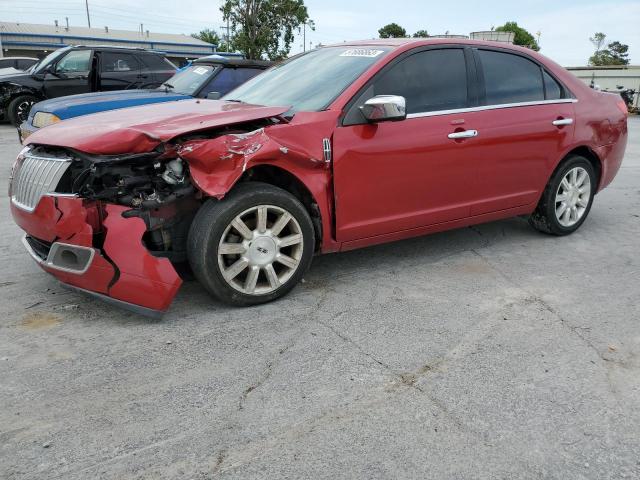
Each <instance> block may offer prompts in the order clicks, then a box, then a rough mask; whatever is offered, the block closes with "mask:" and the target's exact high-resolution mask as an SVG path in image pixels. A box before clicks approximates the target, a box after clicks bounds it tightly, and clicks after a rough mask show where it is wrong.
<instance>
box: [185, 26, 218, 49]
mask: <svg viewBox="0 0 640 480" xmlns="http://www.w3.org/2000/svg"><path fill="white" fill-rule="evenodd" d="M191 36H192V37H193V38H198V39H200V40H202V41H203V42H207V43H211V44H213V45H218V46H219V45H220V36H219V35H218V34H217V33H216V31H215V30H213V29H211V28H205V29H204V30H200V33H192V34H191Z"/></svg>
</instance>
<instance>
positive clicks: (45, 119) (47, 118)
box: [33, 112, 60, 128]
mask: <svg viewBox="0 0 640 480" xmlns="http://www.w3.org/2000/svg"><path fill="white" fill-rule="evenodd" d="M59 121H60V119H59V118H58V117H56V116H55V115H54V114H53V113H47V112H37V113H36V114H35V115H34V117H33V126H34V127H36V128H42V127H46V126H48V125H53V124H54V123H58V122H59Z"/></svg>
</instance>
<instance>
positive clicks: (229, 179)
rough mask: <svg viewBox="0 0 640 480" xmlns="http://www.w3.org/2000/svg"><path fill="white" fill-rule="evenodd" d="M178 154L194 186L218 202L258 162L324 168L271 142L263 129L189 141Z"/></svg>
mask: <svg viewBox="0 0 640 480" xmlns="http://www.w3.org/2000/svg"><path fill="white" fill-rule="evenodd" d="M178 155H179V156H180V157H181V158H182V159H184V160H186V161H187V162H188V163H189V167H190V172H191V179H192V180H193V182H194V183H195V185H196V186H197V187H198V188H199V189H200V190H202V191H203V192H204V193H206V194H207V195H210V196H212V197H216V198H218V199H221V198H222V197H224V195H225V194H226V193H227V192H228V191H229V190H230V189H231V187H232V186H233V185H234V184H235V183H236V182H237V181H238V180H239V179H240V177H241V176H242V175H243V173H244V172H246V171H247V169H249V168H251V167H253V166H255V165H259V164H261V163H273V162H278V163H284V164H285V165H286V164H288V163H291V162H293V163H295V164H298V165H299V166H302V167H304V168H324V167H325V165H324V163H325V162H324V161H323V160H322V159H317V158H314V157H313V156H310V155H309V154H308V153H307V152H301V151H296V150H292V149H291V148H289V147H287V146H285V145H283V144H282V143H280V142H278V141H276V140H274V139H273V138H272V137H271V136H270V135H269V134H268V133H267V132H266V131H265V129H264V128H259V129H257V130H254V131H251V132H248V133H231V134H227V135H224V136H221V137H217V138H214V139H198V140H191V141H188V142H185V143H184V144H182V145H181V146H180V147H179V148H178ZM283 157H286V159H285V158H283ZM285 165H282V166H283V167H284V166H285Z"/></svg>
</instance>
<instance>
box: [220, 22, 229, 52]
mask: <svg viewBox="0 0 640 480" xmlns="http://www.w3.org/2000/svg"><path fill="white" fill-rule="evenodd" d="M220 28H221V29H222V30H226V31H227V35H226V36H225V40H226V41H225V43H226V44H227V45H226V50H225V51H226V52H228V51H229V50H230V46H231V33H230V31H231V27H230V26H229V19H228V18H227V26H226V27H225V26H224V25H221V26H220Z"/></svg>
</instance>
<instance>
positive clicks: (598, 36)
mask: <svg viewBox="0 0 640 480" xmlns="http://www.w3.org/2000/svg"><path fill="white" fill-rule="evenodd" d="M605 38H607V36H606V35H605V34H604V33H602V32H596V33H595V34H594V35H593V37H590V38H589V41H590V42H591V43H593V46H594V47H596V54H598V53H600V50H602V46H603V45H604V39H605Z"/></svg>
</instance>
